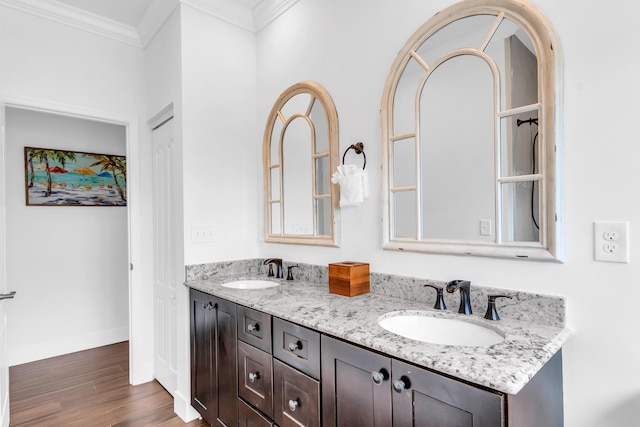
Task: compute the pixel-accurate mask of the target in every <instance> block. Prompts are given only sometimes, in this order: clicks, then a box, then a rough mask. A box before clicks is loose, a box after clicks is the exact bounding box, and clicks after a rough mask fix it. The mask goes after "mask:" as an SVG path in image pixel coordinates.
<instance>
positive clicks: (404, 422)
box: [391, 360, 504, 427]
mask: <svg viewBox="0 0 640 427" xmlns="http://www.w3.org/2000/svg"><path fill="white" fill-rule="evenodd" d="M391 369H392V372H393V374H392V376H391V387H392V389H393V393H392V394H393V425H394V427H413V426H422V427H448V426H455V427H502V426H504V420H503V414H504V410H503V408H504V396H503V395H502V394H500V393H496V392H491V391H486V390H483V389H480V388H478V387H475V386H472V385H468V384H465V383H462V382H460V381H456V380H453V379H450V378H447V377H444V376H442V375H439V374H436V373H434V372H431V371H428V370H426V369H421V368H417V367H415V366H413V365H409V364H408V363H405V362H401V361H398V360H393V361H392V362H391Z"/></svg>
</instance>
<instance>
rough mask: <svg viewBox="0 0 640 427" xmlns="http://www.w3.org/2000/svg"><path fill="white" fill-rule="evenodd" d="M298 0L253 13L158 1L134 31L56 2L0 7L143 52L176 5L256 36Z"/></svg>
mask: <svg viewBox="0 0 640 427" xmlns="http://www.w3.org/2000/svg"><path fill="white" fill-rule="evenodd" d="M298 1H299V0H263V1H262V3H260V4H259V5H258V6H257V7H256V8H255V9H254V10H253V11H251V10H249V9H247V8H246V7H244V6H241V5H240V4H238V3H236V2H234V1H233V0H160V1H157V2H154V3H152V6H151V7H150V8H149V9H148V10H147V12H146V13H145V15H144V16H143V18H142V20H141V21H140V23H139V24H138V26H137V28H134V27H131V26H128V25H124V24H121V23H119V22H116V21H112V20H110V19H107V18H103V17H101V16H98V15H94V14H92V13H89V12H85V11H84V10H81V9H77V8H75V7H72V6H69V5H67V4H64V3H60V2H58V1H56V0H0V6H6V7H10V8H12V9H15V10H19V11H21V12H25V13H29V14H31V15H35V16H39V17H41V18H44V19H48V20H50V21H54V22H58V23H61V24H64V25H68V26H70V27H73V28H77V29H80V30H83V31H87V32H89V33H92V34H97V35H99V36H102V37H106V38H109V39H112V40H116V41H119V42H122V43H126V44H128V45H131V46H135V47H139V48H145V47H146V46H147V45H148V44H149V42H150V41H151V40H152V39H153V37H154V35H155V34H156V33H157V32H158V30H159V29H160V28H161V27H162V25H163V24H164V23H165V22H166V20H167V19H168V18H169V16H171V14H172V13H173V12H174V10H175V9H176V8H177V7H178V5H179V4H184V5H186V6H189V7H192V8H194V9H196V10H199V11H200V12H203V13H206V14H207V15H210V16H214V17H216V18H218V19H220V20H222V21H225V22H228V23H230V24H232V25H235V26H237V27H240V28H242V29H244V30H247V31H249V32H251V33H257V32H258V31H260V30H262V29H263V28H264V27H266V26H267V25H269V24H270V23H271V22H273V21H274V20H276V19H277V18H278V17H279V16H280V15H282V14H283V13H284V12H286V11H287V10H288V9H289V8H290V7H291V6H293V5H294V4H296V3H297V2H298Z"/></svg>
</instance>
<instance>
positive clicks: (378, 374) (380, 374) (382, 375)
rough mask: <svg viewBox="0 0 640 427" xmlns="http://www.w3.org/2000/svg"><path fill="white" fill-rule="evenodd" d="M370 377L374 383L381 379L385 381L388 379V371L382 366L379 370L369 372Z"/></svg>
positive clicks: (378, 382) (379, 381)
mask: <svg viewBox="0 0 640 427" xmlns="http://www.w3.org/2000/svg"><path fill="white" fill-rule="evenodd" d="M371 379H372V380H373V382H374V383H376V384H380V383H381V382H382V381H386V380H388V379H389V371H387V370H386V369H384V368H382V369H380V370H379V371H373V372H371Z"/></svg>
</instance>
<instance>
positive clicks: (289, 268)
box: [287, 265, 300, 280]
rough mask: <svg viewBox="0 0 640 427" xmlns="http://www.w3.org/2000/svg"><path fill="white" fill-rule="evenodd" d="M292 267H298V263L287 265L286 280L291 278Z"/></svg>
mask: <svg viewBox="0 0 640 427" xmlns="http://www.w3.org/2000/svg"><path fill="white" fill-rule="evenodd" d="M294 268H300V266H299V265H290V266H289V267H287V280H293V272H292V271H291V270H292V269H294Z"/></svg>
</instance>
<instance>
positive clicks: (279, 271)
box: [262, 258, 284, 279]
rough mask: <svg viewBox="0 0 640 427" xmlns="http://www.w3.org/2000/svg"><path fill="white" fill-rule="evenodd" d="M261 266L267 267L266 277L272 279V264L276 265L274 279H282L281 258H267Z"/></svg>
mask: <svg viewBox="0 0 640 427" xmlns="http://www.w3.org/2000/svg"><path fill="white" fill-rule="evenodd" d="M262 264H263V265H267V264H268V265H269V272H268V273H267V276H268V277H273V276H274V274H273V264H275V265H276V274H275V276H276V279H282V278H283V277H284V274H282V258H268V259H265V260H264V262H263V263H262Z"/></svg>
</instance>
